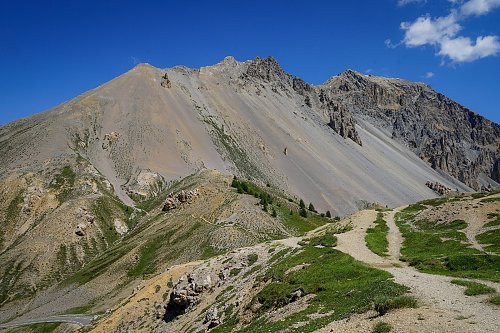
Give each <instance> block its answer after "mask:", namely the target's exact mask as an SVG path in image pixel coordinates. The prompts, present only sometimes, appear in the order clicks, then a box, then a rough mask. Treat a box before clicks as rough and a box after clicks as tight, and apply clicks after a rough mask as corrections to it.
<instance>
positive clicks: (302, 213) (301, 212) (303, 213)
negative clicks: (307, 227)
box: [299, 208, 307, 217]
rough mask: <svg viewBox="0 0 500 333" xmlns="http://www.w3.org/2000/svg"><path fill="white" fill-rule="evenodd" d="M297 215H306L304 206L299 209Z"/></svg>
mask: <svg viewBox="0 0 500 333" xmlns="http://www.w3.org/2000/svg"><path fill="white" fill-rule="evenodd" d="M299 215H300V216H302V217H307V211H306V209H305V208H301V209H300V212H299Z"/></svg>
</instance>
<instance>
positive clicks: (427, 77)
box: [424, 72, 434, 79]
mask: <svg viewBox="0 0 500 333" xmlns="http://www.w3.org/2000/svg"><path fill="white" fill-rule="evenodd" d="M433 76H434V73H433V72H427V73H425V75H424V77H425V78H426V79H430V78H431V77H433Z"/></svg>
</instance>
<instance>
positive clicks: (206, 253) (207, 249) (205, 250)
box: [201, 244, 224, 260]
mask: <svg viewBox="0 0 500 333" xmlns="http://www.w3.org/2000/svg"><path fill="white" fill-rule="evenodd" d="M223 253H224V251H221V250H219V249H216V248H214V247H213V246H211V245H208V244H204V245H203V247H202V250H201V259H203V260H204V259H208V258H212V257H216V256H218V255H220V254H223Z"/></svg>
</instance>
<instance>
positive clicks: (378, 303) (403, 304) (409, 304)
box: [374, 296, 417, 316]
mask: <svg viewBox="0 0 500 333" xmlns="http://www.w3.org/2000/svg"><path fill="white" fill-rule="evenodd" d="M416 307H417V300H416V299H415V298H414V297H411V296H398V297H394V298H387V297H378V298H376V299H375V302H374V309H375V311H377V313H378V314H379V316H383V315H385V314H386V313H387V312H389V311H390V310H393V309H400V308H416Z"/></svg>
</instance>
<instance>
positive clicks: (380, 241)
mask: <svg viewBox="0 0 500 333" xmlns="http://www.w3.org/2000/svg"><path fill="white" fill-rule="evenodd" d="M375 224H376V225H375V227H373V228H369V229H368V230H367V231H366V236H365V242H366V246H367V247H368V248H369V249H370V251H372V252H373V253H375V254H377V255H379V256H387V251H388V247H389V241H388V240H387V234H388V233H389V227H388V226H387V223H386V221H385V220H384V214H383V213H381V212H378V213H377V219H376V220H375Z"/></svg>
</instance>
